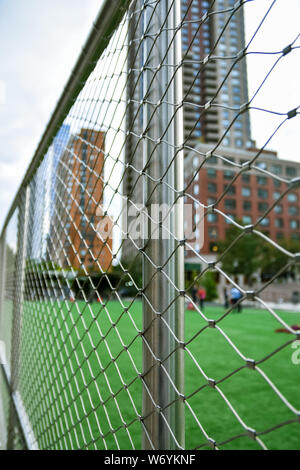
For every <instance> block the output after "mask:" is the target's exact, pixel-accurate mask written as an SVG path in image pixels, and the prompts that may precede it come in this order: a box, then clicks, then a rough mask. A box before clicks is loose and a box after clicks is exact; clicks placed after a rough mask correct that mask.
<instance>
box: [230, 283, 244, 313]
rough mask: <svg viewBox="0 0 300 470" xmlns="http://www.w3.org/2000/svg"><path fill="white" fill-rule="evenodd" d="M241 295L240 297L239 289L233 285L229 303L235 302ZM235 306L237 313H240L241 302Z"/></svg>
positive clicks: (233, 303)
mask: <svg viewBox="0 0 300 470" xmlns="http://www.w3.org/2000/svg"><path fill="white" fill-rule="evenodd" d="M241 297H242V293H241V292H240V291H239V289H237V288H236V287H233V288H232V289H231V304H232V305H235V304H237V302H238V301H239V300H240V298H241ZM235 308H237V311H238V313H240V312H241V311H242V305H241V303H239V304H238V305H237V307H235Z"/></svg>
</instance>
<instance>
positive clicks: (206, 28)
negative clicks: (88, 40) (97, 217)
mask: <svg viewBox="0 0 300 470" xmlns="http://www.w3.org/2000/svg"><path fill="white" fill-rule="evenodd" d="M181 5H182V12H181V16H182V28H181V32H182V55H183V84H182V85H183V97H184V99H183V102H184V105H183V116H184V140H185V142H184V143H185V157H186V158H187V156H188V155H189V153H190V151H191V149H193V148H195V147H197V146H198V145H200V144H201V143H203V144H207V145H209V144H211V145H210V148H209V150H211V149H212V146H213V145H214V144H216V143H218V142H221V145H222V147H223V148H226V147H228V148H233V149H235V148H236V149H241V150H242V149H246V148H249V147H251V146H253V145H252V142H251V131H250V119H249V113H248V112H244V113H239V110H240V108H241V107H242V106H243V105H244V104H245V103H247V102H248V86H247V66H246V59H245V57H244V56H243V55H241V56H240V52H241V51H243V50H244V48H245V31H244V12H243V6H242V5H241V6H240V7H239V8H238V9H236V8H234V6H235V0H234V1H233V0H215V1H207V0H182V3H181ZM138 6H139V2H135V4H134V8H133V10H132V18H131V21H130V25H129V33H128V35H129V42H130V43H131V47H130V49H129V55H128V62H127V66H128V79H127V98H128V100H130V101H128V102H129V103H130V105H128V106H127V129H128V130H129V133H128V135H127V136H126V152H125V160H126V163H127V164H128V167H127V168H126V172H125V176H124V179H123V193H124V195H126V196H127V197H129V199H130V200H131V201H134V202H135V203H139V204H142V203H143V186H142V178H141V176H140V173H139V172H140V171H141V170H142V169H143V140H142V139H140V137H139V136H141V135H142V133H143V131H144V129H145V127H146V123H144V122H143V107H142V106H141V105H140V103H141V102H142V100H143V98H144V96H145V94H146V90H145V89H144V80H143V78H144V77H143V73H141V72H140V71H141V70H142V66H143V65H144V62H145V60H146V59H147V57H145V54H144V51H143V45H142V46H141V44H140V40H137V38H139V39H140V38H141V37H142V36H143V34H144V31H143V28H144V27H145V26H144V21H143V9H142V8H138ZM233 121H234V122H233ZM231 122H233V124H232V126H231V127H230V123H231ZM229 127H230V129H229ZM228 129H229V131H228ZM227 131H228V132H227ZM135 253H136V247H135V246H134V245H133V244H132V243H131V242H130V241H128V240H125V241H124V243H123V256H124V257H129V258H130V257H133V256H134V254H135Z"/></svg>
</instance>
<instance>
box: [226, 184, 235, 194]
mask: <svg viewBox="0 0 300 470" xmlns="http://www.w3.org/2000/svg"><path fill="white" fill-rule="evenodd" d="M224 191H227V192H226V194H228V195H233V194H235V193H236V190H235V186H227V185H226V184H224Z"/></svg>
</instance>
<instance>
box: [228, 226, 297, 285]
mask: <svg viewBox="0 0 300 470" xmlns="http://www.w3.org/2000/svg"><path fill="white" fill-rule="evenodd" d="M241 234H242V232H241V230H240V229H239V228H238V227H235V226H234V225H232V226H231V227H230V229H229V230H228V231H227V236H226V240H225V241H223V242H220V244H219V249H220V253H221V254H222V253H225V252H226V250H227V249H228V252H227V253H226V254H225V255H224V258H222V268H223V269H224V271H226V272H227V273H228V274H231V275H237V274H244V276H245V278H246V280H247V281H248V284H251V280H252V276H253V275H254V274H255V273H258V272H259V273H261V274H264V273H268V274H269V275H274V274H276V273H278V272H279V271H280V270H282V269H283V268H284V267H285V266H287V264H288V261H289V257H288V256H287V254H286V253H283V252H282V251H280V250H279V249H278V248H277V247H276V246H273V245H272V244H270V243H268V242H267V241H264V240H263V239H262V238H261V237H258V236H257V235H255V234H253V233H246V234H243V235H242V236H241ZM280 245H281V246H282V247H283V248H284V249H285V250H287V251H288V252H291V253H296V252H298V251H300V246H299V242H297V241H296V240H283V241H282V242H281V243H280ZM294 270H295V268H294V267H292V268H289V270H288V271H287V272H289V273H291V272H293V271H294Z"/></svg>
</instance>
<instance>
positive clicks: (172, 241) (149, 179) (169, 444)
mask: <svg viewBox="0 0 300 470" xmlns="http://www.w3.org/2000/svg"><path fill="white" fill-rule="evenodd" d="M179 22H180V1H175V2H171V5H170V2H168V1H166V0H161V1H160V2H159V3H158V4H153V2H151V1H149V2H148V1H146V2H145V13H144V24H145V33H144V36H145V40H144V60H145V64H144V67H145V71H144V74H143V80H144V83H143V84H144V93H143V95H144V106H143V107H144V115H143V121H144V171H145V177H144V205H145V207H146V210H147V212H148V214H150V212H151V208H152V207H153V205H156V206H157V205H162V204H164V205H166V207H167V208H169V209H171V208H172V211H171V213H170V214H171V215H170V220H169V223H168V228H169V237H168V233H167V232H166V231H165V230H164V226H165V224H166V220H164V219H163V217H164V214H163V213H160V215H159V218H158V219H157V225H156V228H157V230H158V231H159V237H158V238H153V230H154V229H155V225H154V227H153V224H151V223H149V226H148V228H147V232H148V233H147V234H146V237H145V238H146V240H145V248H144V250H145V256H144V261H143V280H144V294H145V300H144V317H143V320H144V322H143V328H144V346H143V371H144V374H143V380H144V388H143V417H144V419H143V424H144V432H143V442H142V445H143V448H144V449H153V448H154V449H174V448H184V403H183V401H182V394H183V380H184V364H183V350H182V349H181V347H180V343H181V342H182V341H183V334H184V331H183V323H184V298H183V297H182V296H181V295H180V293H182V292H183V290H184V257H183V255H184V253H183V246H182V245H181V244H180V240H182V239H183V227H184V223H183V199H182V197H179V198H178V195H179V194H180V192H181V191H182V190H183V185H184V181H183V152H182V150H180V148H181V145H182V142H183V116H182V108H181V105H179V106H178V107H177V109H176V108H175V107H174V104H176V103H181V100H182V75H181V71H180V67H178V70H176V66H178V65H179V64H180V61H181V38H180V31H178V33H177V34H175V33H174V32H175V31H176V27H177V26H179V24H180V23H179ZM154 71H155V72H154ZM170 234H171V235H170ZM171 332H173V333H174V334H172V333H171Z"/></svg>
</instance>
